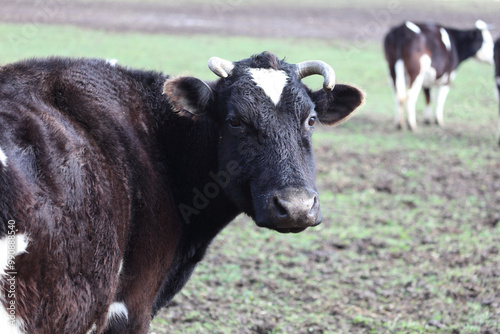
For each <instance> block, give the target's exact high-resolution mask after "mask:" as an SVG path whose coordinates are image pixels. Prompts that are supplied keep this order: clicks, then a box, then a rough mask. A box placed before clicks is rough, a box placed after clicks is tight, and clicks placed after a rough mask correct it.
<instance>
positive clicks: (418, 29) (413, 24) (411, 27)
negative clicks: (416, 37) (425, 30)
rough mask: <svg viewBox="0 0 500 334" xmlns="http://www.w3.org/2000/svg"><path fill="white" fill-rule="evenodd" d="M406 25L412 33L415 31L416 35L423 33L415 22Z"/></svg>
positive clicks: (407, 22) (408, 22)
mask: <svg viewBox="0 0 500 334" xmlns="http://www.w3.org/2000/svg"><path fill="white" fill-rule="evenodd" d="M405 24H406V27H407V28H408V29H410V30H411V31H413V32H414V33H416V34H420V33H421V32H422V30H420V28H419V27H418V26H417V25H416V24H415V23H413V22H410V21H406V23H405Z"/></svg>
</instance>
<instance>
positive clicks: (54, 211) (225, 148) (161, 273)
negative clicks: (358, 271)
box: [0, 52, 363, 334]
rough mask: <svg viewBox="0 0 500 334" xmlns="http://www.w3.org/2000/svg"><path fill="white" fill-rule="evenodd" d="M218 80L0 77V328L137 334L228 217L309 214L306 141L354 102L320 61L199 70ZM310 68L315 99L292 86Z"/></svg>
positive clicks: (294, 221)
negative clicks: (319, 80) (316, 78)
mask: <svg viewBox="0 0 500 334" xmlns="http://www.w3.org/2000/svg"><path fill="white" fill-rule="evenodd" d="M209 67H210V69H211V70H212V71H213V72H214V73H215V74H217V75H218V76H219V77H220V79H218V80H217V81H214V82H204V81H201V80H199V79H197V78H194V77H175V78H170V77H168V76H165V75H163V74H161V73H156V72H147V71H139V70H133V69H129V68H124V67H121V66H119V65H115V66H113V64H110V63H109V62H108V63H107V62H106V61H104V60H89V59H78V60H72V59H62V58H49V59H32V60H27V61H22V62H18V63H14V64H8V65H4V66H2V67H0V284H1V286H2V289H1V290H0V292H1V293H0V297H1V298H0V332H1V333H30V334H35V333H51V334H56V333H71V334H75V333H122V334H123V333H147V331H148V328H149V323H150V320H151V318H152V317H153V316H154V315H155V314H156V313H157V312H158V310H159V309H160V308H161V307H163V306H164V305H166V304H167V303H168V302H169V301H170V300H171V299H172V298H173V296H174V295H175V294H176V293H177V292H178V291H179V290H180V289H181V288H182V287H183V286H184V284H185V283H186V281H187V280H188V278H189V276H190V275H191V272H192V271H193V268H194V267H195V265H196V264H197V263H198V262H199V261H200V260H201V259H202V258H203V256H204V254H205V251H206V249H207V247H208V245H209V244H210V242H211V240H212V239H213V238H214V237H215V236H216V235H217V233H219V232H220V231H221V230H222V229H223V228H224V227H225V226H226V225H227V224H228V223H229V222H230V221H231V220H232V219H233V218H234V217H235V216H236V215H238V214H239V213H241V212H244V213H246V214H248V215H249V216H250V217H252V218H253V219H254V220H255V222H256V224H257V225H258V226H261V227H266V228H270V229H274V230H276V231H279V232H300V231H302V230H304V229H306V228H307V227H311V226H315V225H318V224H319V223H320V222H321V220H322V218H321V213H320V204H319V197H318V192H317V190H316V185H315V180H314V179H315V178H314V158H313V151H312V141H311V135H312V132H313V130H314V127H315V126H316V125H317V123H318V121H319V122H321V123H324V124H329V125H332V124H336V123H339V122H341V121H343V120H345V119H347V118H348V117H349V115H350V114H351V112H352V111H353V110H354V109H356V108H357V107H358V106H359V105H360V104H361V103H362V101H363V94H362V93H361V92H360V91H359V90H358V89H356V88H353V87H351V86H348V85H341V84H335V73H334V71H333V69H332V68H331V67H330V66H328V65H327V64H325V63H323V62H321V61H307V62H303V63H299V64H288V63H286V62H284V61H282V60H279V59H278V58H277V57H276V56H275V55H273V54H271V53H268V52H265V53H262V54H259V55H256V56H253V57H251V58H249V59H244V60H241V61H238V62H234V63H233V62H230V61H227V60H223V59H220V58H212V59H210V61H209ZM313 74H320V75H322V76H324V78H325V80H324V89H321V90H317V91H311V90H310V89H309V88H307V87H306V86H305V85H304V84H303V83H302V82H301V79H302V78H304V77H306V76H309V75H313Z"/></svg>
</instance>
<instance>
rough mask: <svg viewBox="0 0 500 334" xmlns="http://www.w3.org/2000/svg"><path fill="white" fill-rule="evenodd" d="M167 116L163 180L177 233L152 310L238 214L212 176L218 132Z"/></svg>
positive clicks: (166, 298) (215, 169)
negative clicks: (175, 217) (179, 229)
mask: <svg viewBox="0 0 500 334" xmlns="http://www.w3.org/2000/svg"><path fill="white" fill-rule="evenodd" d="M169 113H170V114H167V115H166V117H167V121H166V122H165V123H164V129H163V131H162V132H163V138H164V151H165V152H164V153H165V156H166V165H167V171H166V173H167V182H169V188H170V189H171V191H172V192H173V194H172V195H173V197H174V198H175V201H176V206H177V208H176V209H177V211H178V212H179V221H180V222H181V223H180V224H181V225H182V234H181V238H180V241H179V244H178V246H177V250H176V253H175V256H174V259H173V261H172V264H171V266H170V268H169V270H168V272H167V273H166V276H165V279H164V281H163V284H162V289H161V291H160V293H159V294H158V295H157V298H156V300H155V304H154V305H153V310H152V311H153V314H155V313H156V312H157V311H158V310H159V309H160V308H161V307H162V306H164V305H165V304H167V303H168V302H169V301H170V300H171V299H172V298H173V296H174V295H175V294H176V293H177V292H178V291H179V290H180V289H181V288H182V286H183V285H184V284H185V283H186V281H187V279H188V278H189V276H190V275H191V273H192V271H193V269H194V267H195V265H196V264H197V263H198V262H199V261H200V260H201V259H202V258H203V256H204V254H205V251H206V249H207V247H208V246H209V244H210V242H211V241H212V240H213V238H214V237H215V236H216V235H217V234H218V233H219V232H220V231H221V230H222V229H223V228H224V227H225V226H226V225H227V224H228V223H229V222H230V221H231V220H232V219H233V218H234V217H235V216H236V215H237V214H238V213H239V211H238V209H237V208H236V207H235V206H234V204H233V203H232V202H231V201H230V200H229V199H228V198H227V196H226V195H225V194H224V191H223V189H222V188H223V186H224V183H223V181H221V180H218V179H217V176H218V175H220V174H218V173H219V165H218V136H219V131H218V128H217V126H216V124H214V123H210V122H208V123H207V122H196V121H193V120H189V119H186V118H182V117H179V116H177V115H175V114H174V113H173V112H169Z"/></svg>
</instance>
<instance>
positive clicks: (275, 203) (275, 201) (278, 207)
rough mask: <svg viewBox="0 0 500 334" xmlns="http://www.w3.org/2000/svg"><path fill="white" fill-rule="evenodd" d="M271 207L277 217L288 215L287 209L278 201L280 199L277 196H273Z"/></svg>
mask: <svg viewBox="0 0 500 334" xmlns="http://www.w3.org/2000/svg"><path fill="white" fill-rule="evenodd" d="M273 207H274V210H275V211H276V213H277V214H278V216H279V217H287V216H288V210H287V209H286V208H285V207H284V206H283V205H282V204H281V203H280V199H279V198H278V197H277V196H275V197H274V198H273Z"/></svg>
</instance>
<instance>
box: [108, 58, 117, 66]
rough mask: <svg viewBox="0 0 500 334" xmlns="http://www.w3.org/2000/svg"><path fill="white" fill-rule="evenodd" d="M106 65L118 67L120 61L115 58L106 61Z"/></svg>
mask: <svg viewBox="0 0 500 334" xmlns="http://www.w3.org/2000/svg"><path fill="white" fill-rule="evenodd" d="M106 64H109V65H111V66H116V64H118V59H115V58H112V59H106Z"/></svg>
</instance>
